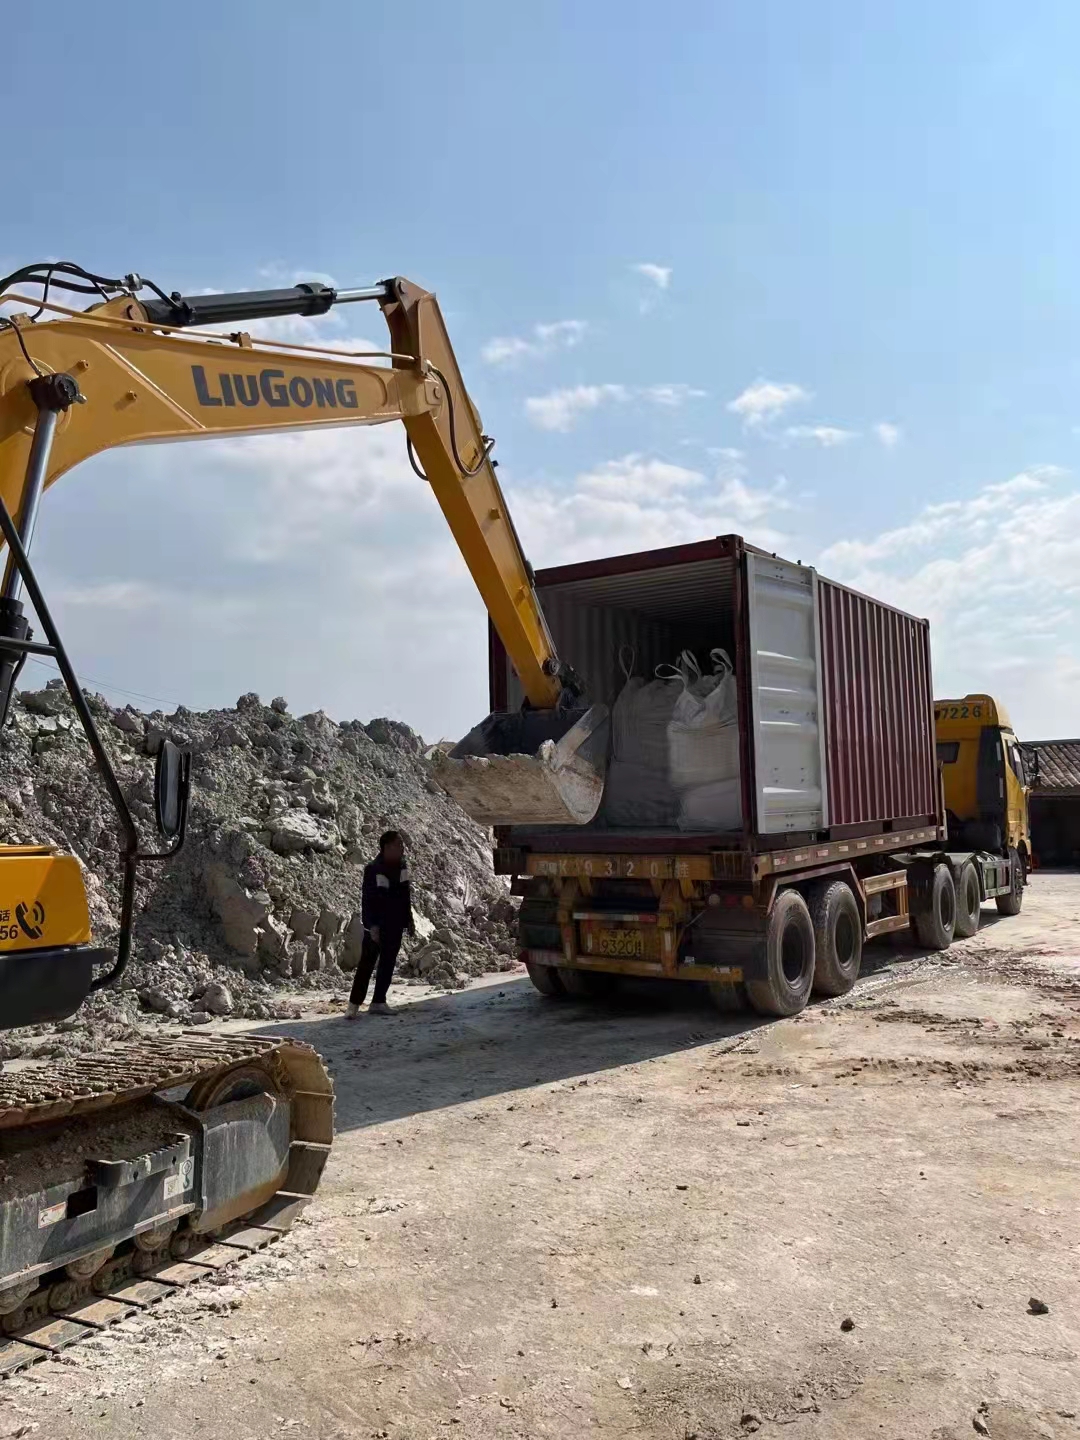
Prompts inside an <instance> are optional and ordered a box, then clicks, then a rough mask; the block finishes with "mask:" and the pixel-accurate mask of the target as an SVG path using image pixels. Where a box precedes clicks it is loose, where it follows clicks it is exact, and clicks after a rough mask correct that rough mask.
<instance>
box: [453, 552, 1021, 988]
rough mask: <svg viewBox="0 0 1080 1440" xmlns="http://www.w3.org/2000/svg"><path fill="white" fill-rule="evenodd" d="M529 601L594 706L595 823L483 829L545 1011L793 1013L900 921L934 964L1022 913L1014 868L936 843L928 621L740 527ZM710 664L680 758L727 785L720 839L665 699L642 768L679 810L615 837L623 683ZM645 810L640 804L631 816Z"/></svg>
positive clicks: (940, 818)
mask: <svg viewBox="0 0 1080 1440" xmlns="http://www.w3.org/2000/svg"><path fill="white" fill-rule="evenodd" d="M536 588H537V592H538V595H539V598H540V602H541V605H542V607H543V610H544V613H545V616H546V618H547V622H548V625H549V627H550V629H551V633H552V637H553V639H554V642H555V645H556V647H557V649H558V652H559V656H560V658H561V660H562V661H563V662H566V663H569V664H570V665H571V666H572V667H573V668H574V670H575V671H576V672H577V674H578V676H579V677H580V678H581V680H582V681H583V684H584V690H585V700H586V701H587V702H588V703H590V704H592V705H593V706H594V707H600V708H602V707H605V706H609V707H614V709H613V711H612V714H611V723H610V735H611V739H610V742H609V745H608V754H609V757H610V758H609V760H608V769H607V778H606V782H605V789H604V796H603V803H602V804H601V807H600V810H599V812H598V813H597V814H596V816H595V818H593V819H592V820H591V821H589V823H587V824H579V825H564V824H560V825H545V826H538V825H529V826H525V825H521V824H518V825H515V826H510V827H499V828H496V831H495V843H496V850H495V865H496V869H497V870H498V871H499V872H500V873H502V874H505V875H508V876H510V877H511V883H512V888H513V891H514V893H515V894H517V895H519V896H520V897H521V902H522V903H521V911H520V917H519V934H520V944H521V958H522V960H523V961H524V962H525V964H526V966H527V967H528V972H529V975H530V978H531V979H532V982H533V984H534V985H535V986H536V988H537V989H538V990H539V991H541V992H542V993H543V994H544V995H547V996H551V997H552V998H557V997H563V998H565V997H566V996H572V997H588V996H593V995H595V994H597V993H601V992H603V991H604V990H605V989H606V987H607V986H609V985H611V984H613V983H615V982H616V980H617V978H618V977H620V976H630V977H635V978H639V979H645V978H648V979H664V980H681V981H689V982H697V983H699V984H704V985H705V986H707V987H708V989H709V991H710V992H711V994H712V996H713V998H714V999H715V1001H716V1002H717V1004H719V1005H720V1006H721V1007H722V1008H724V1009H728V1008H736V1007H738V1006H740V1005H741V1004H743V1003H745V1002H749V1003H750V1004H751V1005H752V1006H753V1007H754V1008H755V1009H757V1010H758V1011H759V1012H760V1013H762V1014H773V1015H791V1014H794V1013H796V1012H797V1011H798V1010H801V1009H802V1007H803V1006H804V1005H805V1004H806V1003H807V1001H808V1000H809V998H810V995H811V993H812V991H813V992H816V993H818V994H820V995H826V996H828V995H841V994H843V993H845V992H846V991H847V990H849V989H850V988H851V986H852V985H853V984H854V983H855V980H856V978H857V977H858V974H859V968H860V965H861V963H862V948H863V943H864V941H866V940H869V939H872V938H874V937H875V936H879V935H883V934H886V933H888V932H891V931H898V930H903V929H906V928H907V927H908V926H909V925H911V926H913V927H914V929H915V931H916V934H917V936H918V940H919V943H920V944H922V945H924V946H926V947H927V948H929V949H937V950H941V949H945V948H946V947H947V946H948V945H949V944H950V943H951V941H952V939H953V937H954V935H962V936H967V935H972V934H974V933H975V930H976V929H977V928H978V925H979V914H980V906H981V905H982V903H983V902H984V901H986V900H989V899H991V898H992V899H994V900H995V901H996V903H997V906H998V908H999V910H1000V911H1001V912H1002V913H1003V914H1015V913H1016V912H1017V910H1018V909H1019V908H1020V900H1021V898H1022V889H1023V885H1024V883H1025V879H1026V870H1025V865H1024V863H1023V862H1022V857H1020V856H1018V855H1017V854H1016V853H1014V852H1013V851H1006V850H1005V849H1004V848H1001V849H1000V850H997V851H971V850H955V851H954V850H950V848H949V846H948V844H947V837H948V832H947V827H946V823H945V809H944V801H943V791H942V784H941V774H940V771H939V766H938V757H937V753H936V746H935V731H934V724H935V722H934V703H933V692H932V687H931V676H930V637H929V626H928V624H927V622H926V621H925V620H920V619H917V618H916V617H914V616H911V615H906V614H904V613H903V612H902V611H900V610H897V609H895V608H893V607H892V606H890V605H886V604H883V603H882V602H881V601H879V600H873V599H871V598H869V597H868V596H866V595H861V594H859V593H857V592H856V591H854V590H851V589H849V588H847V587H846V586H843V585H839V584H837V583H836V582H835V581H831V580H827V579H825V578H824V577H823V576H820V575H818V574H817V572H816V571H815V570H814V569H812V568H811V567H809V566H806V565H803V564H801V563H797V562H796V563H793V562H791V561H789V560H783V559H781V558H780V557H779V556H777V555H771V554H768V553H767V552H766V551H763V550H760V549H758V548H756V547H755V546H753V545H748V544H747V543H746V542H745V541H744V540H742V539H741V538H740V537H738V536H736V535H725V536H721V537H719V538H717V539H714V540H706V541H702V542H701V543H699V544H694V545H682V546H677V547H674V548H671V549H664V550H650V551H646V552H644V553H642V554H638V555H623V556H618V557H616V558H612V559H604V560H595V561H589V562H586V563H584V564H575V565H563V566H559V567H557V568H555V569H549V570H542V571H540V572H538V574H537V576H536ZM718 650H722V651H724V652H726V655H727V656H728V657H730V660H731V663H732V666H733V676H734V694H732V689H731V681H730V680H727V679H725V680H723V681H722V682H721V684H722V687H723V688H722V690H721V688H720V686H718V687H717V688H716V690H715V692H714V693H715V694H716V695H717V696H718V697H719V698H720V701H722V703H718V704H717V715H718V717H719V718H718V719H717V721H716V723H715V724H714V725H713V727H712V728H711V729H710V730H708V731H707V733H704V736H703V737H702V736H699V737H698V738H699V739H702V738H703V745H702V748H701V749H700V750H699V749H695V750H694V753H695V755H697V756H698V757H699V758H700V757H701V756H702V755H704V760H703V761H702V764H701V773H709V765H710V763H711V760H712V759H715V760H717V761H718V763H717V765H716V773H717V774H718V775H719V774H721V773H722V774H724V775H725V776H726V777H727V778H725V779H724V780H723V781H721V782H718V793H719V792H720V791H722V792H723V795H724V796H730V797H731V798H732V799H733V800H734V807H733V809H732V811H731V815H730V816H729V819H731V820H732V823H729V824H725V825H720V824H704V823H702V821H701V819H700V812H699V811H698V810H692V811H691V812H688V810H687V804H686V797H687V795H688V793H690V792H689V791H688V790H687V789H686V788H685V786H686V784H687V783H688V782H687V781H686V780H685V779H683V780H681V781H680V780H679V776H678V774H677V765H676V746H677V740H676V738H675V732H676V731H677V730H678V729H679V724H680V723H682V722H681V721H679V719H678V717H677V714H676V712H674V711H673V712H671V714H672V719H671V720H670V721H665V720H664V719H663V715H664V714H666V713H668V711H667V709H666V708H665V703H666V702H664V701H661V702H660V703H658V706H657V713H656V723H655V725H653V726H652V727H651V728H650V730H649V735H650V737H652V732H653V729H655V730H656V732H657V736H658V738H657V739H656V741H655V743H654V740H653V739H652V738H650V739H649V745H648V749H649V754H650V756H652V757H653V758H651V759H650V760H649V762H648V764H642V765H640V767H639V768H640V769H641V770H642V772H643V773H644V777H645V780H650V777H652V776H653V774H654V772H663V778H664V782H665V783H667V784H670V785H671V787H672V788H673V789H676V788H679V787H680V786H681V787H683V788H681V789H680V797H681V798H680V808H679V809H678V811H677V813H675V814H673V815H672V816H669V817H668V819H667V821H666V823H665V824H652V823H648V824H640V823H628V822H627V820H626V816H625V814H624V813H623V809H620V810H618V811H616V810H615V809H614V808H613V807H612V806H611V805H610V804H609V803H608V801H609V792H610V790H611V787H612V783H613V778H612V777H613V773H614V771H615V767H616V766H617V764H618V763H619V749H620V745H622V746H623V747H624V748H625V747H626V744H627V741H626V736H627V735H628V734H629V733H630V728H629V727H628V726H626V725H625V724H624V725H622V728H621V729H620V723H621V722H620V719H619V715H620V710H619V705H620V701H619V697H620V693H621V692H622V691H623V687H624V686H625V685H626V684H627V675H628V674H632V675H634V676H636V677H639V680H640V683H641V685H646V684H648V683H649V682H650V677H651V676H653V674H654V672H655V671H656V670H657V667H661V669H660V673H661V676H662V677H665V678H664V679H662V680H661V681H660V682H658V684H659V689H657V690H654V692H653V693H654V694H655V695H662V696H664V697H666V696H667V695H668V694H669V692H668V691H667V690H666V689H665V688H664V687H665V686H666V685H668V684H670V685H672V686H674V687H676V689H677V690H678V692H679V694H680V695H686V694H688V693H689V694H691V695H695V692H694V691H693V690H690V691H688V690H687V682H686V681H685V680H683V679H680V678H677V677H675V678H673V677H672V668H671V667H673V666H674V665H675V664H676V663H677V662H679V661H680V657H682V656H684V654H685V653H686V652H688V653H689V655H690V656H691V657H692V661H686V660H684V661H683V665H684V669H686V671H687V673H688V674H689V675H693V674H694V673H696V672H695V670H694V669H693V668H692V666H696V667H697V670H698V671H705V669H706V667H707V665H708V663H709V660H710V657H712V656H713V655H714V653H715V652H716V651H718ZM489 658H490V667H491V673H490V679H491V707H492V710H493V711H494V712H511V713H513V712H514V711H515V710H516V709H517V707H519V706H520V705H521V701H522V696H521V691H520V687H519V686H518V683H517V680H516V678H515V676H514V673H513V670H512V668H511V667H510V666H509V665H508V664H507V659H506V654H505V652H504V650H503V648H502V646H501V645H500V643H499V640H498V637H497V635H496V634H495V632H494V630H492V631H491V632H490V634H489ZM665 667H666V668H665ZM719 668H720V669H723V666H722V665H721V666H720V667H719ZM717 673H718V672H717ZM692 683H697V684H699V685H705V684H707V683H709V682H707V681H697V682H692ZM640 693H642V692H641V691H640V690H639V689H636V688H635V689H634V690H633V691H627V694H628V695H631V696H637V695H638V694H640ZM704 694H705V691H704V689H699V690H698V691H697V692H696V699H698V700H700V698H701V696H702V695H704ZM624 698H625V697H624ZM673 703H674V702H673ZM650 704H651V699H650ZM690 708H691V709H692V708H693V707H692V706H691V707H690ZM589 713H590V714H592V715H593V716H594V717H595V715H596V713H597V710H596V709H594V710H592V711H590V712H589ZM605 713H606V712H605ZM627 713H629V712H628V711H627V710H626V708H625V706H624V708H623V711H622V714H623V716H624V717H625V715H626V714H627ZM599 734H600V732H599V730H596V731H594V732H592V736H591V739H590V743H592V740H594V739H595V737H596V735H599ZM620 736H621V737H622V738H621V739H620ZM710 747H713V748H712V749H710ZM710 757H711V758H710ZM720 761H722V764H721V763H719V762H720ZM465 763H466V764H467V763H468V762H465ZM624 763H628V762H624ZM632 769H633V767H632V766H631V767H630V771H632ZM635 778H636V776H635V774H633V773H630V779H635ZM650 783H651V782H650ZM690 783H696V782H690ZM708 789H709V787H708V786H706V790H708ZM628 793H629V795H630V798H631V800H633V799H634V798H635V791H634V787H633V785H631V786H629V787H628ZM710 793H711V792H710ZM652 805H653V800H652V797H651V796H648V795H647V796H646V797H645V800H644V801H643V803H642V805H641V807H640V808H639V811H638V812H637V813H638V814H639V815H640V814H645V813H650V814H651V812H652ZM624 808H625V807H624ZM629 808H630V809H631V810H632V809H633V807H632V806H631V807H629ZM656 808H657V810H658V813H659V810H660V809H661V808H662V806H661V805H660V804H659V802H658V803H657V807H656ZM589 813H590V814H591V813H592V812H591V811H590V812H589ZM627 813H629V811H627ZM719 813H720V810H719V807H717V809H716V810H714V811H713V812H712V813H711V817H710V818H711V819H714V820H715V818H716V815H717V814H719ZM725 813H726V812H725Z"/></svg>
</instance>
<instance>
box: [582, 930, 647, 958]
mask: <svg viewBox="0 0 1080 1440" xmlns="http://www.w3.org/2000/svg"><path fill="white" fill-rule="evenodd" d="M593 939H594V943H595V945H596V952H595V953H596V954H597V955H610V956H612V957H613V958H615V959H618V960H644V958H645V936H644V935H643V934H642V933H641V931H640V930H597V931H596V932H595V934H594V937H593Z"/></svg>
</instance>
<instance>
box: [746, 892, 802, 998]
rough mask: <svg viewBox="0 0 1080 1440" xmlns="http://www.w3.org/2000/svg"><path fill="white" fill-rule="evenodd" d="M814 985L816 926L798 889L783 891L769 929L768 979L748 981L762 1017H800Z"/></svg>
mask: <svg viewBox="0 0 1080 1440" xmlns="http://www.w3.org/2000/svg"><path fill="white" fill-rule="evenodd" d="M813 983H814V925H813V922H812V921H811V919H810V911H809V910H808V909H807V908H806V901H805V900H804V899H803V897H802V896H801V895H800V894H799V892H798V891H797V890H781V892H780V894H779V895H778V896H777V897H776V900H775V901H774V902H773V907H772V909H771V910H770V912H769V919H768V921H767V923H766V926H765V977H764V978H763V979H758V980H747V982H746V993H747V995H749V997H750V1004H751V1005H752V1006H753V1007H754V1009H755V1010H756V1011H757V1012H758V1014H759V1015H797V1014H798V1013H799V1011H800V1010H803V1009H805V1008H806V1002H807V1000H809V998H810V987H811V985H812V984H813Z"/></svg>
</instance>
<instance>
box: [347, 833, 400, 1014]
mask: <svg viewBox="0 0 1080 1440" xmlns="http://www.w3.org/2000/svg"><path fill="white" fill-rule="evenodd" d="M360 919H361V922H362V923H363V926H364V940H363V944H362V945H361V948H360V963H359V965H357V967H356V974H355V976H354V977H353V983H352V990H351V992H350V994H349V1006H348V1009H347V1010H346V1012H345V1013H346V1016H347V1017H348V1018H349V1019H350V1020H353V1019H355V1018H356V1016H357V1015H359V1013H360V1006H361V1005H362V1004H363V1003H364V997H365V996H366V995H367V988H368V984H369V983H370V981H371V975H372V971H374V972H375V993H374V994H373V996H372V998H371V1004H370V1005H369V1006H368V1014H369V1015H393V1013H394V1012H393V1010H391V1009H390V1006H389V1005H388V1004H387V1003H386V992H387V991H388V990H389V989H390V981H391V980H392V979H393V975H394V965H395V964H396V962H397V957H398V951H399V950H400V949H401V941H402V939H403V937H404V936H405V935H406V934H408V935H415V934H416V927H415V925H414V924H413V913H412V895H411V893H410V891H409V867H408V865H407V864H406V861H405V842H404V840H403V839H402V838H401V835H400V834H399V833H398V831H396V830H387V832H386V834H385V835H382V836H380V837H379V855H378V858H377V859H375V860H372V862H371V864H370V865H367V866H365V867H364V889H363V896H362V899H361V902H360Z"/></svg>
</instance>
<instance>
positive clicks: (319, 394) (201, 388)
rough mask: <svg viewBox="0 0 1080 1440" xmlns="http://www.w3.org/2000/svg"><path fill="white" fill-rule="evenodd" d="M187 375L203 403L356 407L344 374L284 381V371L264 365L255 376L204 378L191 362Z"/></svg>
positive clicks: (353, 390) (221, 372)
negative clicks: (337, 378) (339, 377)
mask: <svg viewBox="0 0 1080 1440" xmlns="http://www.w3.org/2000/svg"><path fill="white" fill-rule="evenodd" d="M191 378H192V380H193V381H194V382H195V397H196V399H197V400H198V402H199V404H200V405H204V406H205V405H246V406H248V407H249V408H250V407H251V406H254V405H269V406H270V408H271V409H273V410H284V409H287V408H288V407H289V406H293V405H295V406H297V407H298V408H299V409H301V410H309V409H310V408H311V406H312V405H314V406H315V407H316V409H318V410H327V409H330V410H337V409H339V408H340V409H342V410H357V409H359V406H360V402H359V400H358V399H357V397H356V387H355V385H354V384H353V382H352V381H351V380H348V379H346V378H344V377H342V378H341V379H339V380H335V379H334V378H333V377H330V376H318V375H316V376H315V377H314V378H313V379H311V380H309V379H308V378H307V377H306V376H304V375H294V376H293V377H292V379H290V380H286V378H285V371H284V370H274V369H272V368H270V367H269V366H268V367H267V368H266V369H265V370H260V371H259V373H258V374H257V375H250V374H248V375H245V374H243V373H241V372H237V371H226V370H219V371H218V372H217V374H216V375H214V376H210V377H209V378H208V377H207V374H206V371H205V369H204V368H203V366H201V365H192V367H191ZM212 381H214V382H216V390H211V388H210V386H211V382H212Z"/></svg>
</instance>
